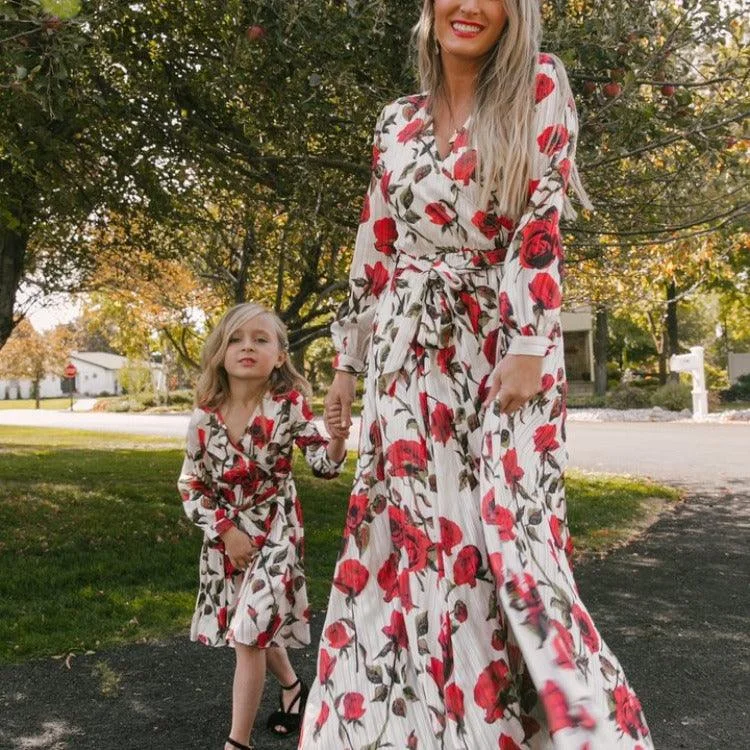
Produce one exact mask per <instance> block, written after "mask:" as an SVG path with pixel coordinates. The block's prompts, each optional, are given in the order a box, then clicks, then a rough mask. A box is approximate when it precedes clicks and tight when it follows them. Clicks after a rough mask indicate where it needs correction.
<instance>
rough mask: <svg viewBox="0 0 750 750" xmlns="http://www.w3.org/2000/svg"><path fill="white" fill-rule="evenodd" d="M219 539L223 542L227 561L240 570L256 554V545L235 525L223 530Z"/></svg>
mask: <svg viewBox="0 0 750 750" xmlns="http://www.w3.org/2000/svg"><path fill="white" fill-rule="evenodd" d="M221 541H222V542H224V549H225V550H226V553H227V557H228V558H229V562H231V563H232V565H234V567H235V568H239V569H240V570H246V569H247V568H249V567H250V564H251V563H252V561H253V558H254V557H255V556H256V555H257V554H258V546H257V545H256V544H255V543H254V542H253V540H252V539H251V538H250V537H249V536H248V535H247V534H246V533H245V532H244V531H240V530H239V529H238V528H237V527H236V526H234V527H232V528H231V529H229V530H228V531H225V532H224V533H223V534H222V535H221Z"/></svg>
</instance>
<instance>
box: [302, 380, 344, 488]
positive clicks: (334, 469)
mask: <svg viewBox="0 0 750 750" xmlns="http://www.w3.org/2000/svg"><path fill="white" fill-rule="evenodd" d="M292 398H293V400H292V404H291V416H292V435H293V436H294V442H295V444H296V445H297V447H298V448H299V449H300V450H301V451H302V452H303V453H304V454H305V460H306V461H307V463H308V464H309V465H310V468H311V469H312V472H313V474H314V475H315V476H316V477H323V478H324V479H333V478H334V477H337V476H338V475H339V474H340V473H341V469H342V468H343V465H344V461H345V460H346V443H345V441H344V439H343V438H331V439H330V440H327V439H326V438H324V437H323V436H322V435H321V434H320V432H318V428H317V427H316V426H315V423H314V422H313V419H314V415H313V413H312V410H311V409H310V407H309V405H308V403H307V401H305V399H304V397H303V396H302V395H301V394H299V393H293V394H292Z"/></svg>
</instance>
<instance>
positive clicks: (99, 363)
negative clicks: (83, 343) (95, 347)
mask: <svg viewBox="0 0 750 750" xmlns="http://www.w3.org/2000/svg"><path fill="white" fill-rule="evenodd" d="M70 358H71V359H72V360H74V361H75V360H77V361H78V362H85V363H86V364H89V365H95V366H96V367H101V368H102V369H104V370H115V371H116V370H121V369H122V368H123V367H125V364H126V363H127V361H128V358H127V357H121V356H120V355H119V354H110V353H109V352H73V353H72V354H71V355H70Z"/></svg>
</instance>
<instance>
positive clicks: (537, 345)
mask: <svg viewBox="0 0 750 750" xmlns="http://www.w3.org/2000/svg"><path fill="white" fill-rule="evenodd" d="M553 346H554V344H553V342H552V341H550V340H549V339H548V338H547V337H546V336H516V337H515V338H513V339H512V341H511V342H510V346H509V347H508V354H528V355H531V356H533V357H543V356H544V355H545V354H547V352H548V351H549V349H550V348H551V347H553Z"/></svg>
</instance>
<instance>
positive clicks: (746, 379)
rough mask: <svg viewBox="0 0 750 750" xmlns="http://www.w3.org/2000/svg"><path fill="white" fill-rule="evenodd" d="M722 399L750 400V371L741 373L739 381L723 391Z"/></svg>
mask: <svg viewBox="0 0 750 750" xmlns="http://www.w3.org/2000/svg"><path fill="white" fill-rule="evenodd" d="M721 400H722V401H750V373H748V374H747V375H740V377H739V378H737V382H736V383H733V384H732V385H731V386H729V388H727V389H726V390H724V391H722V392H721Z"/></svg>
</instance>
